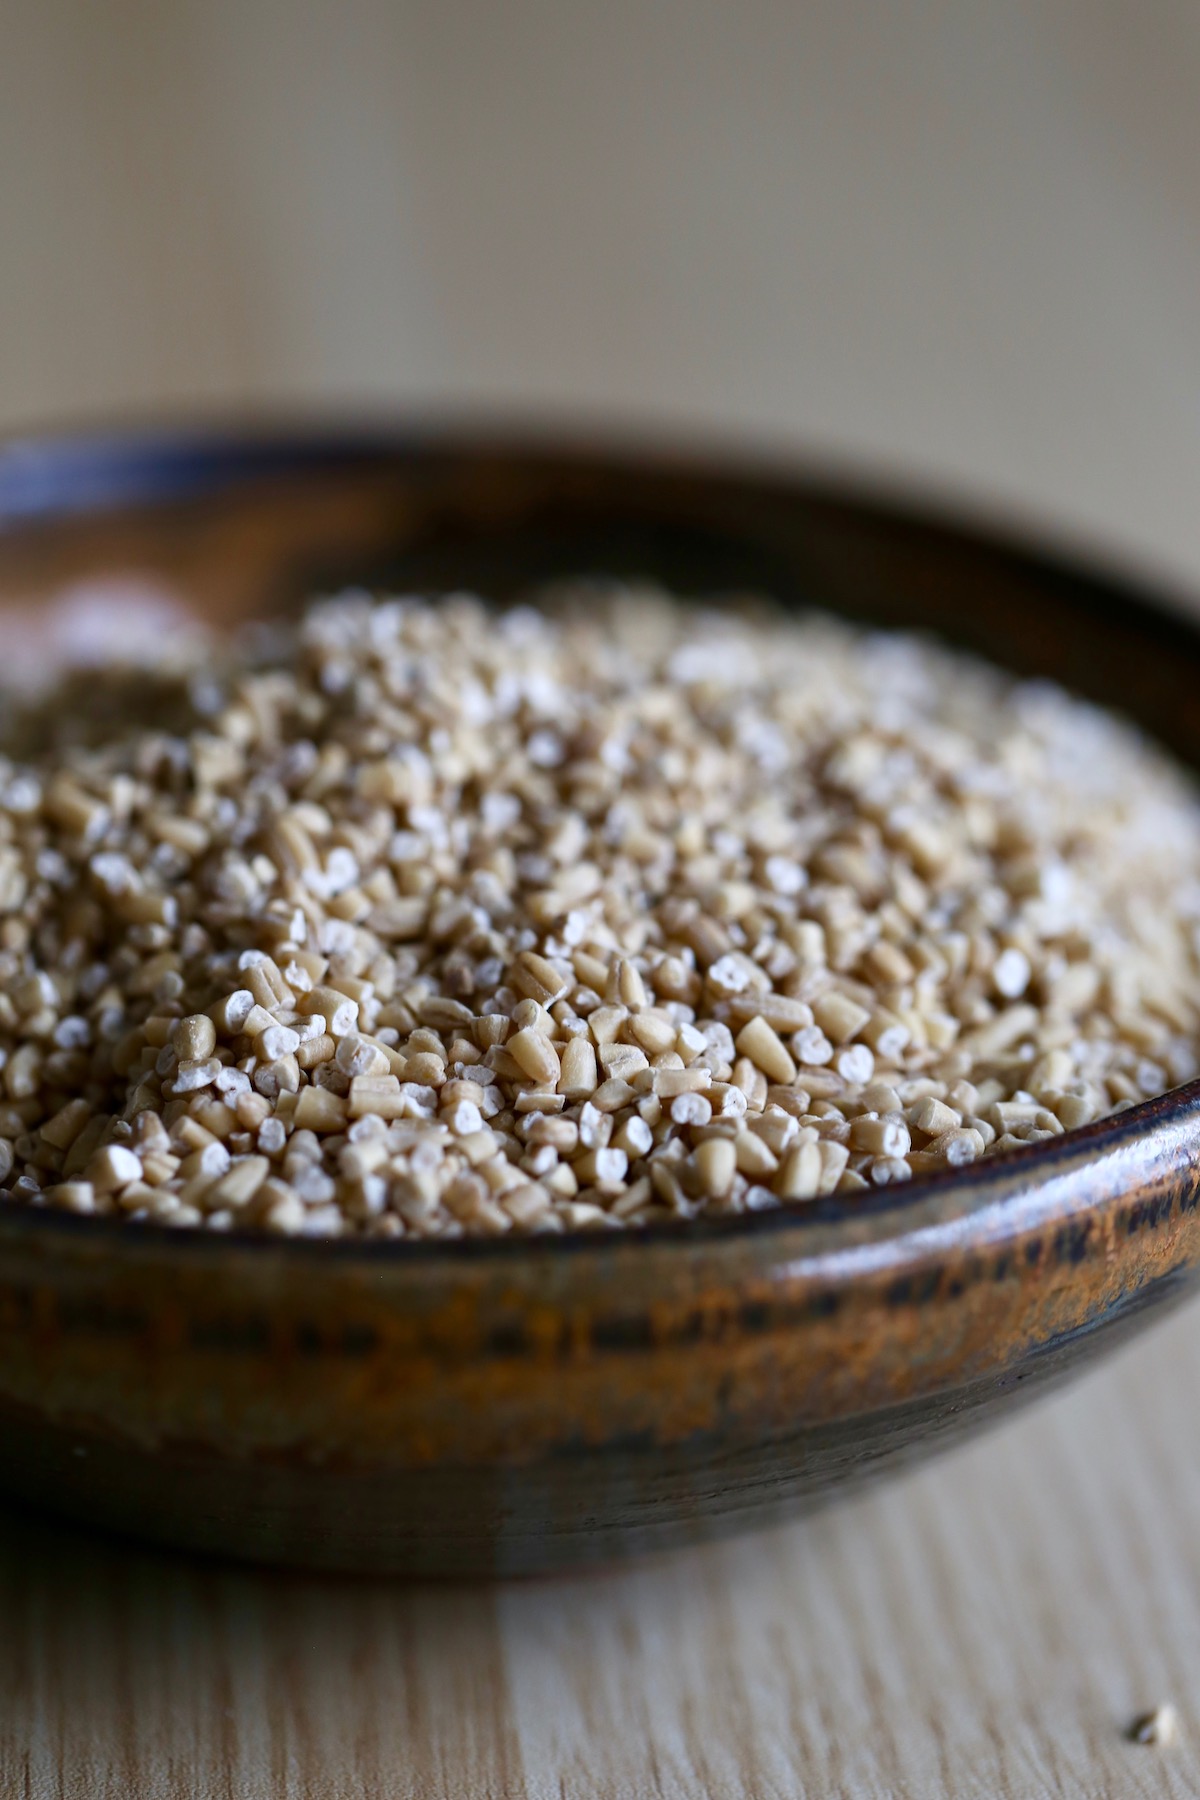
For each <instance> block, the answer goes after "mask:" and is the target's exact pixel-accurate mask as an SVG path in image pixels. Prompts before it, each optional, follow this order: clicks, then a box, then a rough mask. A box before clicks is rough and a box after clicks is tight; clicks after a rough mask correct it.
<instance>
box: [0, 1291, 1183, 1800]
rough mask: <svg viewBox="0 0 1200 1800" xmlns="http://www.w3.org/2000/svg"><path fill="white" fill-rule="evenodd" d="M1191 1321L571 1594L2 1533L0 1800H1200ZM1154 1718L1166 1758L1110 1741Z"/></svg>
mask: <svg viewBox="0 0 1200 1800" xmlns="http://www.w3.org/2000/svg"><path fill="white" fill-rule="evenodd" d="M1198 1361H1200V1310H1196V1309H1193V1310H1192V1311H1191V1312H1186V1311H1185V1312H1183V1313H1181V1314H1177V1315H1176V1316H1175V1317H1174V1318H1173V1319H1171V1320H1169V1321H1167V1322H1166V1323H1165V1324H1163V1325H1160V1326H1158V1327H1157V1328H1155V1329H1153V1330H1152V1331H1151V1332H1149V1333H1148V1334H1147V1335H1146V1336H1145V1337H1144V1338H1143V1339H1142V1340H1141V1341H1140V1342H1139V1343H1138V1344H1137V1345H1135V1346H1133V1347H1131V1348H1130V1349H1128V1350H1126V1351H1124V1352H1123V1353H1122V1354H1121V1355H1120V1357H1119V1358H1118V1359H1117V1360H1116V1361H1115V1362H1114V1363H1112V1364H1111V1365H1109V1366H1107V1367H1104V1368H1102V1369H1100V1370H1098V1371H1096V1372H1094V1373H1093V1374H1090V1375H1088V1376H1087V1377H1085V1379H1084V1380H1083V1381H1082V1383H1081V1384H1080V1385H1079V1386H1077V1387H1076V1388H1074V1389H1073V1390H1070V1391H1069V1392H1068V1393H1067V1394H1065V1395H1063V1396H1061V1397H1057V1398H1054V1399H1051V1400H1049V1401H1045V1402H1042V1403H1041V1404H1040V1406H1035V1407H1034V1408H1033V1409H1032V1410H1031V1411H1029V1412H1028V1413H1026V1414H1025V1415H1024V1416H1023V1417H1020V1418H1018V1419H1016V1420H1014V1421H1012V1422H1011V1423H1009V1424H1007V1425H1005V1426H1003V1427H1001V1428H1000V1429H999V1430H998V1431H997V1432H996V1433H994V1434H993V1435H992V1436H991V1437H990V1438H988V1439H986V1440H983V1441H981V1442H980V1443H978V1444H977V1445H973V1446H971V1447H968V1448H966V1449H963V1450H960V1451H957V1452H955V1453H953V1454H951V1455H950V1456H948V1457H947V1458H945V1459H944V1460H942V1461H940V1462H936V1463H933V1464H931V1465H929V1466H928V1467H927V1468H925V1469H923V1470H921V1471H919V1472H914V1473H912V1474H910V1475H907V1476H905V1477H903V1478H902V1479H900V1480H897V1481H894V1482H892V1483H891V1484H890V1485H887V1486H884V1487H881V1488H879V1489H878V1490H877V1491H875V1492H874V1493H872V1494H870V1495H868V1496H864V1497H862V1498H859V1499H857V1500H854V1501H852V1502H848V1503H844V1504H842V1505H841V1506H839V1507H837V1508H835V1509H834V1510H832V1511H830V1512H827V1513H826V1514H824V1515H821V1516H818V1517H816V1518H813V1519H810V1520H808V1521H800V1522H798V1523H797V1524H795V1525H793V1526H789V1527H787V1528H785V1529H782V1530H778V1531H774V1532H771V1533H767V1534H765V1535H760V1536H758V1537H751V1538H747V1539H743V1540H739V1541H734V1542H730V1543H725V1544H721V1545H714V1546H708V1547H705V1548H702V1549H699V1550H696V1551H689V1552H685V1553H681V1554H678V1555H676V1556H673V1557H669V1558H663V1559H661V1560H659V1561H657V1562H654V1563H652V1564H645V1565H642V1566H640V1567H632V1568H629V1569H626V1570H620V1571H615V1572H610V1573H607V1574H600V1575H591V1576H588V1577H587V1578H585V1579H560V1580H554V1581H545V1582H529V1583H526V1584H520V1585H512V1586H507V1587H497V1588H489V1587H482V1586H480V1587H474V1586H472V1587H466V1586H441V1587H434V1586H425V1587H405V1586H402V1585H398V1584H394V1583H390V1582H385V1581H378V1582H373V1581H369V1580H355V1581H346V1580H333V1579H324V1578H322V1579H316V1578H306V1577H302V1576H296V1575H281V1574H270V1573H260V1572H253V1571H242V1570H236V1569H232V1568H229V1567H226V1566H219V1565H212V1564H206V1563H201V1562H197V1561H191V1560H187V1559H184V1558H174V1557H170V1556H165V1555H159V1554H157V1553H151V1552H148V1551H144V1550H141V1549H138V1548H136V1547H126V1546H123V1545H118V1544H116V1543H113V1542H109V1541H101V1540H98V1539H93V1538H89V1537H88V1536H87V1535H86V1534H83V1533H80V1532H76V1531H73V1530H70V1529H67V1528H64V1527H59V1526H56V1525H54V1524H51V1523H47V1522H39V1521H34V1520H30V1519H28V1518H25V1517H17V1516H15V1515H14V1516H10V1517H6V1518H4V1520H3V1529H2V1531H0V1795H3V1796H4V1797H5V1800H9V1796H14V1797H15V1796H21V1797H22V1800H51V1797H54V1800H58V1797H59V1796H62V1797H64V1800H97V1797H101V1796H103V1797H109V1796H111V1797H112V1800H165V1797H167V1796H171V1797H174V1796H179V1797H180V1800H185V1797H186V1800H207V1796H210V1795H212V1796H221V1797H224V1796H226V1795H228V1796H230V1797H231V1800H277V1797H280V1796H287V1797H288V1800H327V1797H328V1800H342V1797H343V1796H345V1797H346V1800H351V1797H353V1800H360V1797H361V1800H400V1797H401V1796H404V1797H406V1800H408V1797H411V1800H434V1797H436V1796H442V1795H447V1796H470V1797H472V1800H473V1797H474V1796H489V1797H490V1796H496V1797H497V1800H523V1797H525V1796H528V1797H529V1800H549V1797H550V1796H560V1797H563V1800H585V1797H586V1800H601V1797H603V1800H625V1797H627V1796H628V1797H630V1800H642V1797H647V1800H649V1797H652V1796H660V1795H661V1796H670V1797H671V1800H684V1797H685V1796H686V1797H687V1800H691V1797H692V1796H696V1797H697V1800H700V1797H707V1800H785V1797H786V1800H793V1797H795V1796H805V1797H808V1796H825V1795H837V1796H853V1797H854V1800H859V1797H860V1796H864V1797H865V1796H888V1797H893V1796H899V1797H907V1796H911V1797H912V1800H938V1797H940V1796H953V1797H954V1800H972V1797H974V1796H979V1797H980V1800H1018V1797H1020V1800H1042V1796H1049V1795H1063V1796H1074V1795H1086V1796H1088V1797H1089V1800H1106V1797H1107V1796H1113V1797H1114V1800H1124V1796H1143V1795H1144V1796H1157V1795H1171V1796H1175V1795H1194V1794H1200V1547H1198V1542H1197V1540H1198V1535H1200V1532H1198V1527H1200V1413H1198V1411H1197V1408H1196V1406H1195V1404H1194V1394H1195V1375H1194V1370H1195V1368H1196V1365H1197V1362H1198ZM1164 1700H1172V1701H1174V1702H1175V1704H1176V1705H1177V1706H1178V1708H1179V1712H1180V1719H1181V1729H1180V1738H1179V1742H1178V1743H1177V1745H1176V1746H1175V1747H1174V1748H1172V1749H1166V1750H1164V1749H1156V1748H1148V1747H1144V1746H1140V1745H1136V1744H1132V1743H1129V1742H1128V1741H1127V1740H1126V1737H1125V1735H1124V1734H1125V1731H1126V1728H1127V1726H1128V1724H1129V1722H1130V1721H1131V1719H1132V1718H1133V1717H1134V1716H1135V1715H1136V1714H1137V1713H1139V1712H1140V1711H1142V1710H1144V1709H1146V1708H1148V1707H1151V1706H1153V1705H1156V1704H1157V1703H1159V1702H1161V1701H1164Z"/></svg>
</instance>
